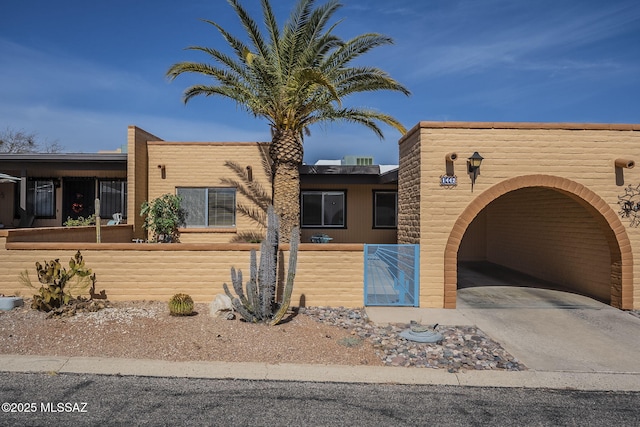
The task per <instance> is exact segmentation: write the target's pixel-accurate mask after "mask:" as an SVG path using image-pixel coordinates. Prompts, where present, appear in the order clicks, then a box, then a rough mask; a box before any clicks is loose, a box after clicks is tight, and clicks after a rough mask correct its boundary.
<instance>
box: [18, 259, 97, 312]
mask: <svg viewBox="0 0 640 427" xmlns="http://www.w3.org/2000/svg"><path fill="white" fill-rule="evenodd" d="M36 272H37V273H38V281H39V282H40V283H41V284H42V286H40V288H39V289H37V290H38V293H37V294H36V295H34V296H33V302H32V304H31V307H32V308H34V309H36V310H40V311H46V312H49V311H51V310H54V309H57V308H60V307H62V306H64V305H67V304H69V303H70V302H71V300H72V299H73V295H72V292H76V295H79V294H80V293H81V292H83V291H84V290H86V289H87V288H88V287H89V286H90V285H92V284H95V281H96V275H95V274H93V273H92V272H91V269H89V268H86V266H85V263H84V259H83V258H82V254H80V251H78V252H76V254H75V256H74V257H73V258H71V259H70V260H69V268H68V269H67V268H65V267H63V266H62V265H61V264H60V260H59V259H54V260H53V261H45V262H44V264H40V263H39V262H36ZM72 279H74V280H73V281H72ZM21 281H22V282H23V284H25V285H26V286H29V287H32V288H35V286H34V285H33V284H32V283H31V281H30V279H29V275H28V272H24V273H23V275H21Z"/></svg>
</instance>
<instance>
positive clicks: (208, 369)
mask: <svg viewBox="0 0 640 427" xmlns="http://www.w3.org/2000/svg"><path fill="white" fill-rule="evenodd" d="M0 372H39V373H60V374H67V373H69V374H97V375H125V376H145V377H175V378H209V379H245V380H273V381H310V382H337V383H369V384H408V385H410V384H414V385H449V386H467V387H518V388H546V389H574V390H590V391H598V390H599V391H640V373H617V372H542V371H520V372H505V371H463V372H459V373H454V374H452V373H448V372H446V371H444V370H440V369H421V368H395V367H371V366H346V365H299V364H281V365H269V364H266V363H228V362H166V361H162V360H139V359H119V358H104V357H60V356H25V355H0Z"/></svg>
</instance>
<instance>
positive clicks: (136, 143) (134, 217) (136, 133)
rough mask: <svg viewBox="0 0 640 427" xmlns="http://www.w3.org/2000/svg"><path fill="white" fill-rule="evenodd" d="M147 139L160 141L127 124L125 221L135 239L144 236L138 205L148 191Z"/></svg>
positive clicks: (145, 197)
mask: <svg viewBox="0 0 640 427" xmlns="http://www.w3.org/2000/svg"><path fill="white" fill-rule="evenodd" d="M147 141H161V139H160V138H158V137H157V136H155V135H152V134H150V133H149V132H146V131H144V130H142V129H140V128H138V127H135V126H129V128H128V130H127V223H129V224H132V225H133V234H134V237H135V238H137V239H142V238H144V237H145V232H144V231H143V230H142V223H143V221H142V218H140V206H141V205H142V203H143V202H144V201H145V200H147V197H148V195H147V193H148V182H147V176H148V168H149V162H148V154H147Z"/></svg>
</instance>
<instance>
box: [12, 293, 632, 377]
mask: <svg viewBox="0 0 640 427" xmlns="http://www.w3.org/2000/svg"><path fill="white" fill-rule="evenodd" d="M29 304H30V302H29V301H26V302H25V306H24V307H21V308H16V309H13V310H11V311H0V353H2V354H31V355H50V356H86V357H98V356H100V357H124V358H137V359H160V360H170V361H190V360H203V361H207V360H216V361H228V362H263V363H273V364H277V363H302V364H337V365H372V366H405V367H416V368H439V369H447V370H448V371H449V372H457V371H460V370H485V369H496V370H511V371H517V370H525V369H526V367H525V366H524V365H523V364H522V363H520V362H519V361H518V360H517V359H515V358H514V357H513V356H511V355H510V354H509V353H507V352H506V351H505V350H504V349H503V348H502V347H501V346H500V344H499V343H496V342H495V341H492V340H491V339H490V338H489V337H487V336H486V335H485V334H484V333H483V332H482V331H481V330H479V329H477V328H475V327H470V326H455V325H439V326H437V328H436V331H437V332H439V333H440V334H442V335H443V340H442V342H440V343H436V344H427V343H417V342H414V341H409V340H407V339H405V338H402V337H401V336H400V335H399V334H400V332H402V331H404V330H406V329H407V328H409V327H410V325H406V324H392V325H388V326H377V325H374V324H373V323H371V322H369V320H368V318H367V315H366V312H365V311H364V310H363V309H345V308H329V307H308V308H300V309H299V310H296V313H290V315H289V317H288V318H286V321H285V322H284V323H282V324H280V325H278V326H275V327H269V326H266V325H262V324H250V323H246V322H244V321H242V320H240V319H239V318H236V319H233V320H226V319H223V318H218V317H211V316H210V315H209V306H208V305H207V304H196V311H197V313H198V314H197V315H195V316H189V317H173V316H170V315H169V313H168V309H167V306H166V303H163V302H149V301H132V302H115V303H107V307H106V308H104V309H101V310H99V311H96V312H78V313H76V314H75V315H74V316H71V317H62V318H57V317H55V318H50V317H48V316H47V314H45V313H41V312H38V311H35V310H32V309H31V308H29ZM630 313H631V314H632V315H635V316H638V317H640V311H635V312H630Z"/></svg>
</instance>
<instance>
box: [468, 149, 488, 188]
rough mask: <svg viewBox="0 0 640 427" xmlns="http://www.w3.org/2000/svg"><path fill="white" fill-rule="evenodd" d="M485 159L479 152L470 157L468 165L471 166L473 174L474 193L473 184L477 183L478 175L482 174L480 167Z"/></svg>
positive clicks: (470, 170)
mask: <svg viewBox="0 0 640 427" xmlns="http://www.w3.org/2000/svg"><path fill="white" fill-rule="evenodd" d="M483 159H484V157H482V156H481V155H480V154H478V152H477V151H475V152H474V153H473V154H472V155H471V157H469V158H468V159H467V160H468V165H469V173H470V174H471V191H473V184H475V183H476V178H477V177H478V174H479V173H480V165H481V164H482V160H483Z"/></svg>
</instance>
